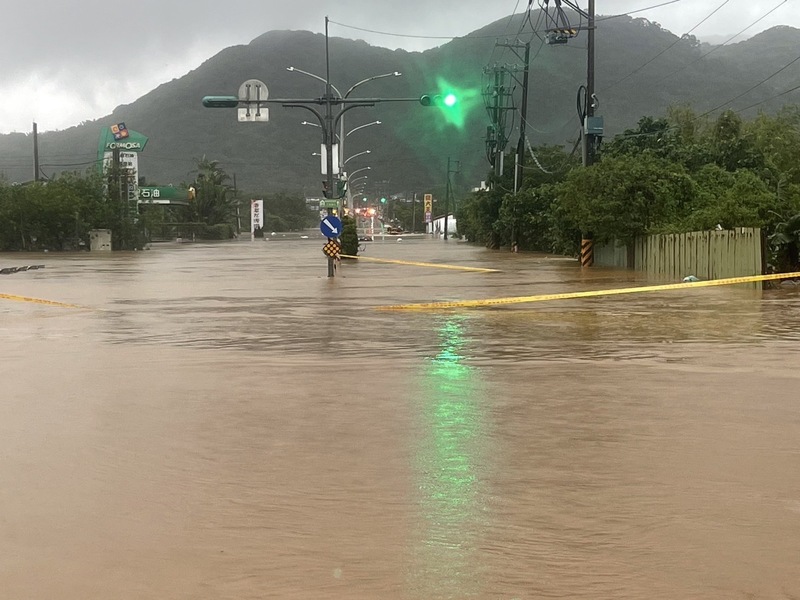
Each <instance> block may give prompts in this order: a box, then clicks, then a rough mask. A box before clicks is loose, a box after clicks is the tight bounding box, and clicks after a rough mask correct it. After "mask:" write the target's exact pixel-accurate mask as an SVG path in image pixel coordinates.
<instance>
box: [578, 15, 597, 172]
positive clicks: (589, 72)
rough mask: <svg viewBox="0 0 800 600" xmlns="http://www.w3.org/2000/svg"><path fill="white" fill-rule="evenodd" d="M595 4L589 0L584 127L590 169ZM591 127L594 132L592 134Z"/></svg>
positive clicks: (594, 139) (594, 138)
mask: <svg viewBox="0 0 800 600" xmlns="http://www.w3.org/2000/svg"><path fill="white" fill-rule="evenodd" d="M594 3H595V0H589V10H588V19H587V20H588V23H587V28H588V29H587V34H588V39H587V43H586V46H587V56H586V116H585V117H584V122H583V123H582V124H581V125H582V126H583V166H584V167H588V166H591V165H592V164H594V155H595V146H596V143H597V134H596V133H594V131H593V129H594V123H593V121H594V109H595V94H594ZM590 126H591V129H592V132H591V133H590Z"/></svg>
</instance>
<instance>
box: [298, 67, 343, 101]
mask: <svg viewBox="0 0 800 600" xmlns="http://www.w3.org/2000/svg"><path fill="white" fill-rule="evenodd" d="M286 70H287V71H292V72H296V73H302V74H303V75H308V76H309V77H313V78H314V79H316V80H318V81H321V82H322V83H324V84H325V85H330V86H331V88H333V91H334V92H336V95H337V96H339V98H344V97H346V96H342V92H340V91H339V90H338V89H337V88H336V86H335V85H333V84H332V83H331V84H328V81H327V80H326V79H325V78H324V77H320V76H319V75H314V73H309V72H308V71H303V70H302V69H298V68H297V67H286Z"/></svg>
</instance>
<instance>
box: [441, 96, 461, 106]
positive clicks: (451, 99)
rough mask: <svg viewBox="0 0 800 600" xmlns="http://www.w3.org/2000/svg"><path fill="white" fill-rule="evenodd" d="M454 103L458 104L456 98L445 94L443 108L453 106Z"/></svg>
mask: <svg viewBox="0 0 800 600" xmlns="http://www.w3.org/2000/svg"><path fill="white" fill-rule="evenodd" d="M456 102H458V98H457V97H456V95H455V94H453V93H450V94H447V95H446V96H445V97H444V105H445V106H455V105H456Z"/></svg>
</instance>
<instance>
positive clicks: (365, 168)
mask: <svg viewBox="0 0 800 600" xmlns="http://www.w3.org/2000/svg"><path fill="white" fill-rule="evenodd" d="M371 169H372V167H361V168H360V169H356V170H355V171H353V172H352V173H350V175H349V176H348V177H352V176H353V175H355V174H356V173H361V171H369V170H371Z"/></svg>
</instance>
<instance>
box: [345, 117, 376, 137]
mask: <svg viewBox="0 0 800 600" xmlns="http://www.w3.org/2000/svg"><path fill="white" fill-rule="evenodd" d="M380 124H381V121H373V122H372V123H365V124H364V125H359V126H358V127H353V128H352V129H351V130H350V131H348V132H347V133H345V134H344V137H347V136H349V135H350V134H351V133H353V132H354V131H358V130H359V129H364V127H370V126H371V125H380Z"/></svg>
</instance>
